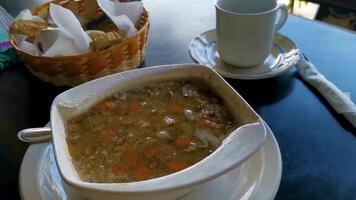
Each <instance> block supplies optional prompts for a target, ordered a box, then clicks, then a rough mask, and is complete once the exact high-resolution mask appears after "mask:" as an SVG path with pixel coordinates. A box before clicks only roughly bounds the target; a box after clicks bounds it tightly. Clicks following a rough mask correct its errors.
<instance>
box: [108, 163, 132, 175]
mask: <svg viewBox="0 0 356 200" xmlns="http://www.w3.org/2000/svg"><path fill="white" fill-rule="evenodd" d="M128 169H129V168H128V166H127V165H122V164H114V165H112V166H111V171H112V172H113V173H114V174H117V175H120V174H126V173H127V170H128Z"/></svg>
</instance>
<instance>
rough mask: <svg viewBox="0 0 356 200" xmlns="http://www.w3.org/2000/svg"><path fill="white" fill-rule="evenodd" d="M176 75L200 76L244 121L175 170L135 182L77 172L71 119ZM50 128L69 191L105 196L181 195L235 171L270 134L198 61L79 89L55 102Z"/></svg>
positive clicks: (128, 199) (154, 199)
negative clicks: (95, 179) (69, 138)
mask: <svg viewBox="0 0 356 200" xmlns="http://www.w3.org/2000/svg"><path fill="white" fill-rule="evenodd" d="M172 79H173V80H174V79H188V80H189V79H201V80H205V81H206V83H207V85H208V87H209V88H211V89H212V90H213V91H214V92H215V93H217V94H218V95H219V96H220V97H221V98H222V99H223V101H224V102H225V103H226V105H227V106H228V108H229V110H230V112H231V113H232V114H233V116H234V117H235V119H236V121H237V122H238V123H239V125H240V126H239V127H238V128H237V129H236V130H234V131H233V132H232V133H231V134H230V135H229V136H228V137H227V138H226V139H225V140H224V141H223V142H222V144H221V146H220V147H219V148H218V149H217V150H216V151H214V152H213V153H212V154H210V155H209V156H207V157H206V158H205V159H203V160H202V161H200V162H198V163H196V164H194V165H192V166H190V167H188V168H186V169H184V170H182V171H179V172H176V173H173V174H170V175H167V176H163V177H159V178H155V179H150V180H145V181H140V182H131V183H89V182H84V181H82V180H81V179H80V177H79V176H78V174H77V172H76V170H75V168H74V166H73V163H72V161H71V157H70V154H69V152H68V148H67V143H66V122H67V121H68V120H69V119H71V118H72V117H74V116H77V115H78V114H80V113H82V112H85V111H86V110H88V109H89V108H90V107H91V106H93V105H94V104H96V103H97V102H99V101H101V100H103V99H105V98H107V97H109V96H111V95H113V94H115V93H117V92H119V91H122V90H124V89H127V88H131V87H135V86H139V85H144V84H145V83H149V82H153V81H160V80H172ZM51 127H52V136H53V137H52V138H53V145H54V152H55V158H56V162H57V165H58V168H59V172H60V175H61V177H62V178H63V180H64V182H65V184H66V185H67V190H68V191H69V192H70V191H72V192H73V191H74V192H73V193H75V194H76V199H77V198H84V199H100V200H113V199H120V200H136V199H145V200H159V199H164V200H168V199H177V198H179V197H181V196H182V195H184V194H186V193H188V192H190V191H191V190H193V189H194V188H196V187H197V186H198V185H200V184H202V183H204V182H207V181H209V180H211V179H214V178H216V177H219V176H221V175H223V174H225V173H227V172H228V171H230V170H232V169H233V168H235V167H236V166H238V165H239V164H241V163H242V162H243V161H245V160H246V159H247V158H249V157H250V156H251V155H253V154H254V153H255V152H256V151H257V150H258V149H259V148H260V147H261V145H262V144H263V142H264V140H265V137H266V130H265V126H264V124H263V123H262V120H261V118H260V117H259V116H258V115H257V114H256V113H255V112H254V111H253V109H252V108H251V107H250V106H249V105H248V104H247V102H246V101H245V100H244V99H243V98H242V97H241V96H240V95H239V94H238V93H237V92H236V91H235V90H234V89H233V88H232V87H231V86H230V85H229V84H228V83H227V82H226V81H225V80H224V79H223V78H222V77H221V76H220V75H218V74H217V73H216V72H215V71H213V70H212V69H210V68H208V67H206V66H202V65H196V64H183V65H167V66H158V67H149V68H143V69H137V70H132V71H127V72H122V73H117V74H113V75H109V76H106V77H103V78H100V79H96V80H93V81H90V82H88V83H85V84H82V85H80V86H77V87H74V88H72V89H70V90H68V91H66V92H64V93H62V94H60V95H58V96H57V97H56V98H55V100H54V101H53V104H52V107H51Z"/></svg>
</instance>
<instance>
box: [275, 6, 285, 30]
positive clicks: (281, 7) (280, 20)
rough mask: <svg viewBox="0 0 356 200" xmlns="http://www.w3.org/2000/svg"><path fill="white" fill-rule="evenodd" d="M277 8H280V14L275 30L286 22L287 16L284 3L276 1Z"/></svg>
mask: <svg viewBox="0 0 356 200" xmlns="http://www.w3.org/2000/svg"><path fill="white" fill-rule="evenodd" d="M278 10H281V15H280V16H279V19H278V22H277V23H276V31H278V30H279V29H280V28H281V27H282V26H283V25H284V24H285V23H286V21H287V17H288V8H287V6H286V5H285V4H283V3H278Z"/></svg>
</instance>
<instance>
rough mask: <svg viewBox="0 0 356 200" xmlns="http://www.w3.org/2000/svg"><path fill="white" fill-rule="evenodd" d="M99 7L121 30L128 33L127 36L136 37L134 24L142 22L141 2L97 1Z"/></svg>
mask: <svg viewBox="0 0 356 200" xmlns="http://www.w3.org/2000/svg"><path fill="white" fill-rule="evenodd" d="M97 2H98V5H99V7H100V8H101V9H102V10H103V11H104V12H105V14H106V15H107V16H108V17H109V18H110V19H111V20H112V21H113V22H114V24H115V25H116V26H117V27H118V28H119V29H121V30H124V31H126V32H127V36H128V37H130V36H132V35H134V34H135V33H136V32H137V30H136V28H135V25H134V23H136V22H137V21H138V20H140V18H141V15H142V12H143V3H142V2H141V1H133V2H115V1H110V0H97Z"/></svg>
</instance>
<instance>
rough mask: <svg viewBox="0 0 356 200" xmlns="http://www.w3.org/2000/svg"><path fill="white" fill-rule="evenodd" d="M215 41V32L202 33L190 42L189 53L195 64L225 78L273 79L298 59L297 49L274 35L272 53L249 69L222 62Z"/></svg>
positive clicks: (292, 44)
mask: <svg viewBox="0 0 356 200" xmlns="http://www.w3.org/2000/svg"><path fill="white" fill-rule="evenodd" d="M215 41H216V34H215V30H210V31H207V32H204V33H202V34H200V35H199V36H197V37H195V38H194V39H193V40H192V41H191V42H190V44H189V47H188V49H189V53H190V55H191V56H192V58H193V59H194V60H195V61H196V62H197V63H199V64H203V65H208V66H210V67H211V68H212V69H214V70H215V71H217V72H218V73H219V74H220V75H221V76H224V77H227V78H234V79H246V80H253V79H264V78H270V77H274V76H277V75H279V74H281V73H283V72H285V71H286V70H288V69H289V68H290V67H291V66H293V65H294V64H295V63H296V62H297V61H298V59H299V49H298V47H297V46H296V45H295V44H294V43H293V42H292V41H291V40H290V39H289V38H287V37H286V36H283V35H281V34H279V33H277V34H275V37H274V43H273V47H272V51H271V53H270V55H269V56H268V57H267V59H266V60H265V62H264V63H263V64H261V65H259V66H256V67H250V68H241V67H236V66H232V65H229V64H227V63H225V62H223V61H222V60H221V59H220V58H219V54H218V53H217V51H216V42H215Z"/></svg>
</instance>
